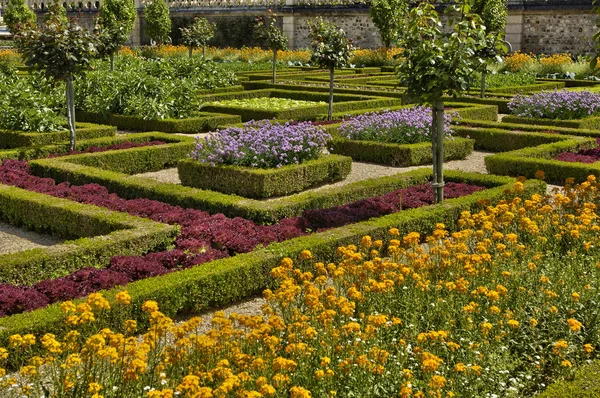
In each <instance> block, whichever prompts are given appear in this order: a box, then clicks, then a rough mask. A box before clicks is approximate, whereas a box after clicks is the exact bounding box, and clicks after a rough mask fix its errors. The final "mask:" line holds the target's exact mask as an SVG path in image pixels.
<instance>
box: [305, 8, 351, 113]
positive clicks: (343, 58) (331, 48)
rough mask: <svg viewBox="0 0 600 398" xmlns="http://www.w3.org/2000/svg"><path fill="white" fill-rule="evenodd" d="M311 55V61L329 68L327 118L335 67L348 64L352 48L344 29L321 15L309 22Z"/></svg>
mask: <svg viewBox="0 0 600 398" xmlns="http://www.w3.org/2000/svg"><path fill="white" fill-rule="evenodd" d="M309 29H310V38H311V47H312V57H311V61H312V62H314V63H315V64H317V65H319V66H320V67H321V68H327V69H329V111H328V112H327V119H328V120H331V119H332V115H333V78H334V70H335V68H341V67H343V66H346V65H348V63H349V62H350V55H351V54H352V51H353V50H354V47H353V46H352V41H351V40H350V39H348V38H347V37H346V34H345V33H344V31H343V30H342V29H340V28H338V27H337V26H335V24H333V23H331V22H325V21H323V19H322V18H321V17H318V18H317V19H316V20H315V21H311V22H310V24H309Z"/></svg>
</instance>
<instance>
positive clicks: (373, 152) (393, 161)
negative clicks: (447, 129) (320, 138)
mask: <svg viewBox="0 0 600 398" xmlns="http://www.w3.org/2000/svg"><path fill="white" fill-rule="evenodd" d="M474 142H475V141H473V140H470V139H465V138H456V139H454V140H444V160H457V159H464V158H466V157H467V156H468V155H469V154H471V153H472V152H473V144H474ZM332 153H337V154H340V155H346V156H350V157H352V159H353V160H356V161H361V162H370V163H377V164H384V165H390V166H394V167H409V166H420V165H424V164H431V162H432V161H433V155H432V152H431V143H430V142H422V143H419V144H405V145H400V144H388V143H384V142H377V141H361V140H349V139H345V138H341V137H339V136H335V137H334V138H333V142H332Z"/></svg>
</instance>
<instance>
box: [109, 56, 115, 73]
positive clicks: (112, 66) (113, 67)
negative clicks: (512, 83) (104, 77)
mask: <svg viewBox="0 0 600 398" xmlns="http://www.w3.org/2000/svg"><path fill="white" fill-rule="evenodd" d="M110 71H111V72H114V71H115V53H110Z"/></svg>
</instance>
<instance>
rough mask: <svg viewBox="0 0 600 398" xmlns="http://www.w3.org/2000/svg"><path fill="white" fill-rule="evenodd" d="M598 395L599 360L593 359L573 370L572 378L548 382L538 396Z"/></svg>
mask: <svg viewBox="0 0 600 398" xmlns="http://www.w3.org/2000/svg"><path fill="white" fill-rule="evenodd" d="M599 396H600V362H598V361H595V362H593V363H591V364H589V365H584V366H581V367H580V368H578V369H577V370H576V371H575V376H574V377H573V380H562V381H558V382H556V383H553V384H550V385H549V386H548V388H547V389H546V390H545V391H544V392H543V393H541V394H540V395H538V398H595V397H599Z"/></svg>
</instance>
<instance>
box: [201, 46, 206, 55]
mask: <svg viewBox="0 0 600 398" xmlns="http://www.w3.org/2000/svg"><path fill="white" fill-rule="evenodd" d="M202 58H206V46H202Z"/></svg>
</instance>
